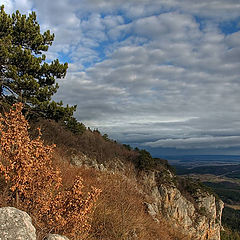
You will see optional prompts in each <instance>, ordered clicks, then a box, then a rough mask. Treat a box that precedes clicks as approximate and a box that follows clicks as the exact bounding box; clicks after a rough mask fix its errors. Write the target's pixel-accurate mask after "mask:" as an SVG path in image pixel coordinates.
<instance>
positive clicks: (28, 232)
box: [0, 207, 68, 240]
mask: <svg viewBox="0 0 240 240" xmlns="http://www.w3.org/2000/svg"><path fill="white" fill-rule="evenodd" d="M0 240H36V229H35V228H34V226H33V225H32V219H31V218H30V216H29V215H28V214H27V213H26V212H23V211H21V210H19V209H16V208H13V207H3V208H0ZM45 240H68V238H66V237H64V236H60V235H57V234H49V235H48V236H47V237H46V238H45Z"/></svg>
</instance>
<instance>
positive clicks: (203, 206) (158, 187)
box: [72, 156, 224, 240]
mask: <svg viewBox="0 0 240 240" xmlns="http://www.w3.org/2000/svg"><path fill="white" fill-rule="evenodd" d="M86 159H87V158H86V157H84V156H81V157H76V156H74V157H73V158H72V163H73V164H74V165H78V166H82V165H86V166H90V167H94V168H95V169H98V170H100V171H107V170H111V171H116V169H117V171H120V172H122V173H123V172H124V168H123V167H122V166H123V165H124V164H123V163H122V162H121V161H120V160H119V159H118V161H115V160H114V162H115V164H112V166H111V167H110V168H109V165H105V166H104V165H103V164H98V163H97V162H96V161H95V160H94V161H91V160H90V159H89V158H88V159H87V160H86ZM93 163H94V164H93ZM136 181H137V182H138V183H140V184H139V188H140V191H143V192H144V193H145V194H146V196H147V197H146V198H147V199H149V201H148V202H146V203H145V204H146V208H147V211H148V212H149V214H150V215H151V216H152V217H153V219H154V220H155V221H157V222H158V221H159V220H160V218H162V217H164V218H166V219H167V220H168V221H169V222H171V225H173V226H174V227H175V228H177V229H179V230H180V231H181V232H182V233H183V234H184V235H186V236H187V237H188V238H189V239H194V240H220V230H221V216H222V210H223V207H224V204H223V202H222V201H221V200H220V199H219V198H217V197H216V196H215V195H213V194H212V193H210V192H208V191H207V190H206V189H204V188H203V187H202V186H200V185H198V184H196V183H194V182H191V181H190V179H178V178H177V177H176V176H175V175H174V174H173V173H172V172H171V171H170V170H169V169H168V168H167V167H166V166H165V165H164V164H162V165H161V166H160V167H158V170H154V169H153V170H147V171H136Z"/></svg>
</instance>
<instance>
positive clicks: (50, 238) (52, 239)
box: [46, 234, 69, 240]
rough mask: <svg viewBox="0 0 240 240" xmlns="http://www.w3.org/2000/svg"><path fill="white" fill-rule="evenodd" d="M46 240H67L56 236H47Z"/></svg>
mask: <svg viewBox="0 0 240 240" xmlns="http://www.w3.org/2000/svg"><path fill="white" fill-rule="evenodd" d="M46 240H69V239H68V238H67V237H64V236H60V235H58V234H49V235H48V236H47V237H46Z"/></svg>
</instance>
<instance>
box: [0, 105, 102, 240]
mask: <svg viewBox="0 0 240 240" xmlns="http://www.w3.org/2000/svg"><path fill="white" fill-rule="evenodd" d="M21 111H22V104H21V103H18V104H15V105H14V106H13V108H12V109H11V110H10V112H9V113H5V116H4V117H3V116H1V115H0V172H1V174H2V175H3V176H4V179H5V182H6V188H7V191H8V194H7V197H6V196H5V198H6V199H5V201H6V202H7V203H8V205H11V206H16V207H18V208H20V209H22V210H24V211H26V212H28V213H29V214H31V216H33V217H34V219H36V222H37V224H38V226H40V227H41V228H42V229H45V231H50V230H51V231H52V232H57V233H61V234H65V235H67V236H69V237H72V238H76V237H77V236H79V234H80V235H81V238H82V239H83V237H84V236H87V234H88V231H89V229H90V227H91V225H90V215H91V212H92V209H93V205H94V203H95V202H96V200H97V198H98V196H99V194H100V192H101V191H100V190H99V189H96V188H92V191H90V192H88V193H87V196H86V197H85V198H84V194H83V191H82V190H83V183H82V182H83V180H82V178H80V177H77V178H76V180H75V182H74V184H73V186H71V187H69V188H68V189H63V185H62V177H61V174H60V171H59V170H58V169H56V168H54V167H53V164H52V153H53V149H54V146H47V145H44V142H43V141H42V140H41V133H40V130H39V133H40V134H39V136H38V137H37V138H36V139H34V140H31V139H30V137H29V134H28V129H29V124H28V122H27V121H26V119H25V118H24V116H23V115H22V113H21ZM5 191H6V189H5Z"/></svg>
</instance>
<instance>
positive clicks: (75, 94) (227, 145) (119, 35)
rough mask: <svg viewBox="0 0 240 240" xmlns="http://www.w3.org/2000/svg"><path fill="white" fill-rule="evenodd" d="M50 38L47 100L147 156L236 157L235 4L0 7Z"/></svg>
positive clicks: (239, 141) (239, 124) (75, 1)
mask: <svg viewBox="0 0 240 240" xmlns="http://www.w3.org/2000/svg"><path fill="white" fill-rule="evenodd" d="M0 4H4V5H5V10H6V12H8V13H12V12H14V11H15V10H17V9H18V10H20V12H21V13H25V14H28V13H29V12H31V11H35V12H36V13H37V19H38V22H39V23H40V26H41V31H46V30H47V29H50V30H51V32H53V33H54V34H55V40H54V43H53V45H52V46H51V47H50V48H49V51H48V54H47V57H48V61H52V60H54V59H56V58H58V59H59V60H60V61H61V62H68V63H69V69H68V73H67V76H66V77H65V78H64V79H61V80H58V82H59V85H60V88H59V90H58V93H57V94H56V95H55V96H54V100H63V102H64V103H66V104H67V103H68V104H70V105H75V104H77V105H78V108H77V111H76V114H75V117H76V118H77V119H78V120H79V121H81V122H83V123H84V124H85V125H86V126H87V127H90V128H91V129H98V130H100V131H101V133H103V134H104V133H107V134H108V136H109V137H110V138H112V139H115V140H117V141H119V142H121V143H126V144H130V145H131V146H133V147H136V146H137V147H139V148H144V149H147V150H149V151H150V152H151V153H152V154H153V155H155V156H161V155H182V154H183V155H184V154H239V155H240V105H239V103H240V79H239V78H240V0H201V1H199V0H167V1H166V0H111V1H109V0H55V1H49V0H0Z"/></svg>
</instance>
